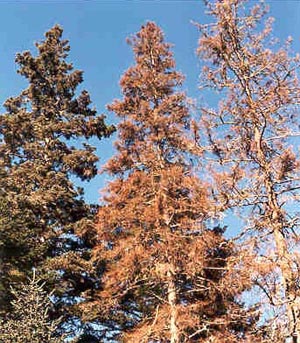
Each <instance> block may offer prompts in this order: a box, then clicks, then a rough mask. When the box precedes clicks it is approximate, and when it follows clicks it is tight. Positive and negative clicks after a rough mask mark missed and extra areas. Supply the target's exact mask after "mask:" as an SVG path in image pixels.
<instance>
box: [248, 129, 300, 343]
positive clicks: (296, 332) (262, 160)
mask: <svg viewBox="0 0 300 343" xmlns="http://www.w3.org/2000/svg"><path fill="white" fill-rule="evenodd" d="M254 138H255V142H256V146H257V156H258V161H259V164H260V167H261V168H262V170H263V173H264V184H265V187H266V192H267V197H268V208H269V210H270V216H269V225H270V227H271V228H272V229H273V230H272V231H273V235H274V241H275V246H276V251H277V255H278V261H279V262H278V267H279V268H280V271H281V275H282V286H283V289H284V293H285V299H284V300H285V301H286V313H287V318H288V323H289V335H290V337H291V338H292V342H291V343H300V318H299V316H300V309H299V306H297V305H298V304H300V302H299V297H298V295H297V293H296V288H295V280H294V275H293V269H292V265H291V263H292V257H291V254H290V253H289V250H288V246H287V242H286V239H285V237H284V234H283V229H284V225H283V221H282V218H281V212H282V211H281V208H280V205H279V203H278V199H277V195H276V192H275V191H274V188H273V185H274V183H273V181H272V177H271V173H270V171H269V166H268V163H267V159H266V157H265V154H264V151H263V149H262V147H261V141H262V134H261V132H260V130H259V128H258V127H255V130H254Z"/></svg>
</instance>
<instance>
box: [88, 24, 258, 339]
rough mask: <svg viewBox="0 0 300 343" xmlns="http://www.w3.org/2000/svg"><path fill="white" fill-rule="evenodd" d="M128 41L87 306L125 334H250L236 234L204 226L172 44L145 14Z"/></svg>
mask: <svg viewBox="0 0 300 343" xmlns="http://www.w3.org/2000/svg"><path fill="white" fill-rule="evenodd" d="M129 43H130V45H131V46H132V49H133V52H134V56H135V65H134V66H133V67H130V68H129V69H128V70H127V71H126V72H125V74H124V76H123V77H122V78H121V81H120V85H121V88H122V93H123V98H122V99H121V100H115V101H114V102H113V103H112V104H111V105H109V106H108V108H109V110H111V111H113V112H114V113H115V114H116V115H117V116H118V117H119V118H120V120H121V122H120V124H119V126H118V132H119V137H118V140H117V142H116V149H117V153H116V154H115V156H114V157H112V158H111V159H110V160H109V162H108V163H107V164H106V166H105V167H104V170H105V171H106V172H108V173H109V174H110V175H112V176H115V179H114V180H113V181H111V182H110V183H109V185H108V187H107V188H106V189H105V190H104V195H103V202H104V203H103V206H101V208H100V209H99V212H98V219H97V227H96V229H97V237H98V242H99V244H98V246H96V247H95V248H94V254H93V258H94V260H95V262H97V263H99V264H101V265H102V266H103V278H102V287H101V291H100V292H98V294H97V295H95V300H94V302H92V303H91V304H90V305H89V306H88V309H90V311H91V312H92V315H93V316H94V317H95V318H98V319H100V320H102V321H103V322H104V323H107V322H109V323H110V324H111V325H112V327H113V328H114V330H115V332H116V338H117V339H119V340H120V341H122V342H132V343H133V342H140V343H142V342H171V343H179V342H199V341H201V342H212V339H213V341H214V342H223V343H225V342H228V343H229V342H254V341H255V339H256V338H255V337H254V336H253V337H252V338H251V330H253V328H254V326H255V321H256V318H255V316H254V315H253V314H252V313H251V310H250V311H249V312H248V313H246V311H245V309H243V307H242V304H240V303H239V302H238V301H237V300H236V296H237V295H239V294H240V293H241V292H242V291H243V290H244V289H245V288H246V287H248V284H247V281H248V279H247V277H246V274H245V278H243V279H239V278H238V276H237V275H236V274H235V273H236V272H235V267H238V266H237V262H236V261H237V260H236V250H235V247H234V244H233V243H232V242H228V241H226V240H225V238H224V237H223V230H222V229H221V228H219V227H217V228H214V229H211V230H210V229H208V228H207V227H206V226H205V222H206V220H207V219H208V218H209V216H210V207H211V204H210V203H209V200H208V198H207V188H208V185H207V184H205V183H203V182H201V180H199V178H198V177H197V176H196V175H195V174H194V173H193V171H192V165H191V159H192V158H193V155H192V151H191V150H192V149H191V148H192V146H193V141H192V140H191V139H190V135H191V133H190V126H191V118H190V115H189V109H188V106H187V99H186V95H185V94H184V93H182V92H180V91H179V88H180V86H181V84H182V82H183V76H182V75H181V74H180V73H179V72H177V71H175V69H174V67H175V62H174V59H173V56H172V53H171V51H170V44H168V43H165V42H164V37H163V33H162V31H161V29H160V28H159V27H158V26H156V24H154V23H152V22H149V23H147V24H146V25H145V26H142V28H141V30H140V31H139V32H138V33H137V34H136V35H135V36H133V37H132V38H130V39H129ZM241 264H242V263H241ZM239 273H242V272H241V271H239ZM240 275H241V274H240ZM88 309H87V310H86V311H88ZM90 315H91V314H90ZM256 335H257V337H258V336H259V335H258V334H256Z"/></svg>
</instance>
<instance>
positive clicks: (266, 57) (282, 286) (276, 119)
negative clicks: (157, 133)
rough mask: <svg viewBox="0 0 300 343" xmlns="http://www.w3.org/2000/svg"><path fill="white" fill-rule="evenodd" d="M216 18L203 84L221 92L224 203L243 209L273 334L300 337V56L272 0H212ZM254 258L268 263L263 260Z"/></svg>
mask: <svg viewBox="0 0 300 343" xmlns="http://www.w3.org/2000/svg"><path fill="white" fill-rule="evenodd" d="M207 7H208V11H209V14H210V15H211V16H212V18H213V22H212V23H210V24H206V25H199V29H200V31H201V38H200V40H199V48H198V53H199V55H200V57H201V58H202V60H203V63H204V67H203V74H202V78H201V80H202V81H203V83H202V87H204V88H210V89H214V90H217V91H218V92H219V95H218V96H219V99H220V102H219V106H218V108H217V110H213V109H208V108H206V109H204V110H203V118H202V119H203V120H202V124H203V125H202V128H203V127H204V128H205V130H206V133H207V135H206V137H207V142H208V143H209V147H210V150H209V151H210V153H209V154H208V157H209V158H210V160H211V161H212V162H211V163H210V164H209V166H208V168H209V169H210V170H212V174H213V175H214V176H215V177H214V180H215V197H216V199H218V206H219V209H220V210H226V209H229V208H231V209H235V210H237V209H239V210H240V211H239V212H240V214H241V215H242V216H243V218H244V219H245V221H246V225H245V230H244V235H243V236H244V237H248V238H249V237H250V242H249V244H251V245H252V246H253V247H255V250H256V254H257V257H256V259H255V261H254V265H253V278H255V279H256V283H257V285H258V286H259V287H260V288H261V289H262V291H263V293H264V294H265V295H266V296H267V297H266V299H267V301H268V303H269V305H270V306H271V308H273V310H275V315H274V316H273V317H272V316H270V315H266V317H265V319H266V320H269V321H270V324H269V325H270V327H271V323H273V325H272V327H273V328H275V329H274V330H273V331H272V332H271V333H270V335H271V336H270V337H271V338H272V340H273V341H278V342H286V341H287V340H286V339H288V341H289V342H293V343H299V342H300V293H299V255H298V253H297V249H299V235H298V234H299V230H298V227H299V216H298V215H297V213H296V212H297V211H296V210H295V206H298V205H295V204H297V202H298V200H299V187H300V184H299V151H298V149H297V136H299V116H298V114H297V112H298V108H299V98H300V92H299V80H298V68H299V61H300V59H299V56H298V55H297V56H295V57H293V56H292V55H291V51H290V50H291V49H290V45H291V44H290V43H291V39H290V38H289V39H288V40H287V42H286V44H285V45H284V46H283V47H281V46H279V44H278V42H276V40H275V39H274V38H272V19H270V18H269V19H268V20H266V22H265V23H264V22H263V18H264V16H265V14H266V12H267V8H266V6H264V5H262V4H257V5H255V6H253V7H252V8H251V9H249V6H248V4H247V2H246V1H242V0H224V1H212V2H207ZM255 266H256V267H257V266H258V267H259V268H255Z"/></svg>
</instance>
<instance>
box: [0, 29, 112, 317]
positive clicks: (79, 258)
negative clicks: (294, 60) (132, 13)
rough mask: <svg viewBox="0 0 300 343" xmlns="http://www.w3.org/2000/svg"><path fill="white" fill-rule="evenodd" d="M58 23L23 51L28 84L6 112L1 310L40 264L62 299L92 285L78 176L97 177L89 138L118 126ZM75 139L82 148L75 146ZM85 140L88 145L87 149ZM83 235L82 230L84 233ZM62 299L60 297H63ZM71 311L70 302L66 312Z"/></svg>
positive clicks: (88, 216)
mask: <svg viewBox="0 0 300 343" xmlns="http://www.w3.org/2000/svg"><path fill="white" fill-rule="evenodd" d="M62 32H63V31H62V29H61V27H59V26H54V27H53V28H52V29H51V30H49V31H48V32H47V33H46V34H45V40H44V41H42V42H40V43H37V44H36V48H37V50H38V54H37V56H36V57H35V56H33V55H32V53H31V52H29V51H25V52H23V53H20V54H17V57H16V63H17V64H18V66H19V69H18V73H19V74H20V75H22V76H23V77H25V79H26V80H27V81H28V87H27V88H26V89H25V90H24V91H22V92H21V93H20V95H18V96H16V97H12V98H9V99H8V100H7V101H6V102H5V104H4V107H5V109H6V113H3V114H1V115H0V136H1V144H0V156H1V162H0V174H1V178H0V199H1V200H0V213H1V226H0V256H1V289H0V295H1V299H0V310H1V311H3V312H4V311H7V306H8V307H9V300H10V298H11V296H12V294H10V287H9V284H11V283H14V282H20V281H22V280H25V279H26V277H27V276H28V275H29V274H30V273H31V271H32V268H37V270H38V273H39V275H40V277H41V278H43V279H44V280H45V281H46V280H47V281H48V282H47V285H46V286H47V287H49V288H50V289H51V288H52V287H53V286H51V284H53V285H55V288H56V291H55V296H56V299H57V304H63V301H62V300H61V299H62V297H64V299H68V302H69V303H72V298H73V297H75V296H79V295H80V294H81V292H82V291H83V290H85V288H86V287H89V288H90V287H92V278H91V275H90V273H89V267H88V266H89V264H88V262H87V260H88V258H89V253H88V247H89V245H88V240H87V239H86V236H84V231H85V230H86V229H87V228H88V227H89V226H91V224H92V220H93V216H94V212H95V208H93V206H91V205H89V204H86V203H85V201H84V199H83V190H82V189H81V188H78V187H76V186H75V185H74V183H73V181H72V180H71V177H77V178H80V179H81V180H83V181H85V180H87V181H88V180H90V179H91V178H93V177H94V176H95V175H96V173H97V168H96V162H97V161H98V157H97V156H96V154H95V148H93V147H92V146H90V145H88V144H87V141H86V140H87V139H89V138H91V137H96V138H99V139H101V138H102V137H107V136H108V135H109V134H110V133H111V132H112V131H113V128H112V127H108V126H107V125H106V124H105V122H104V117H103V116H99V115H98V114H97V112H96V110H95V109H92V108H90V104H91V100H90V96H89V93H88V92H87V91H86V90H83V91H81V92H78V91H77V90H76V89H77V87H78V86H79V85H80V84H81V83H82V81H83V73H82V72H81V71H78V70H74V69H73V65H72V64H71V63H69V62H67V57H68V53H69V50H70V46H69V44H68V41H66V40H63V39H62ZM75 141H76V145H75ZM79 142H83V144H82V145H81V146H80V144H79ZM76 234H81V235H80V237H79V236H78V235H76ZM58 300H61V301H58ZM63 312H64V314H66V316H67V307H66V306H65V308H64V310H63Z"/></svg>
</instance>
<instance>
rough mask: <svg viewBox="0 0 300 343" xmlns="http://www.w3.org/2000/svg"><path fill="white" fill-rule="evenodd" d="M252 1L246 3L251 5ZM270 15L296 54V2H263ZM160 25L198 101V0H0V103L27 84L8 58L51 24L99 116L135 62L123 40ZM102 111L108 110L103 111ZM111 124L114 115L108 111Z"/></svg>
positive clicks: (101, 147)
mask: <svg viewBox="0 0 300 343" xmlns="http://www.w3.org/2000/svg"><path fill="white" fill-rule="evenodd" d="M255 2H256V1H254V0H251V3H253V4H254V3H255ZM268 3H269V5H270V7H271V15H272V16H274V17H275V19H276V22H275V26H274V27H275V35H276V36H278V37H279V38H281V39H285V38H286V37H287V36H288V35H291V36H292V37H294V39H295V50H296V51H300V41H299V38H300V19H299V18H300V0H294V1H292V0H273V1H269V2H268ZM148 20H151V21H155V22H156V23H157V24H159V25H160V26H161V27H162V29H163V30H164V32H165V35H166V40H167V41H168V42H171V43H173V44H174V52H175V59H176V61H177V69H179V70H180V71H182V72H183V73H184V74H185V75H186V83H185V86H184V89H185V90H186V91H187V93H188V95H189V96H190V97H193V98H198V99H199V98H200V94H199V91H198V90H197V83H198V75H199V62H198V61H197V58H196V56H195V49H196V46H197V39H198V32H197V29H196V28H195V26H194V25H192V24H191V21H196V22H202V23H203V22H206V21H207V19H206V18H205V15H204V9H203V5H202V1H201V0H197V1H196V0H195V1H190V0H157V1H146V0H136V1H129V0H118V1H117V0H98V1H84V0H81V1H79V0H78V1H68V0H65V1H59V0H57V1H50V0H48V1H43V0H40V1H34V0H32V1H3V0H2V1H0V101H1V103H3V102H4V101H5V99H6V98H8V97H10V96H14V95H17V94H19V92H20V91H21V90H22V88H24V87H25V86H26V83H25V81H24V79H22V77H20V76H19V75H17V74H16V69H17V68H16V65H15V63H14V56H15V54H16V53H17V52H21V51H24V50H31V51H33V52H35V48H34V46H33V43H34V42H36V41H39V40H41V39H42V38H43V34H44V33H45V31H47V30H48V29H49V28H51V27H52V26H53V25H54V24H60V25H61V26H62V27H63V28H64V37H65V38H67V39H69V40H70V44H71V53H70V61H71V62H73V63H74V67H75V68H76V69H81V70H83V71H84V79H85V81H84V84H83V88H85V89H87V90H88V91H89V92H90V94H91V98H92V100H93V103H94V105H95V106H96V108H97V109H98V111H99V112H100V113H105V112H106V109H105V105H106V104H108V103H110V102H111V101H112V100H113V99H114V98H117V97H119V96H120V90H119V86H118V83H119V79H120V76H121V75H122V73H123V72H124V71H125V70H126V69H127V68H128V67H129V66H130V65H131V64H132V63H133V58H132V52H131V49H130V47H128V46H127V44H126V42H125V39H126V37H127V36H128V35H130V34H132V33H135V32H137V31H138V30H139V28H140V26H141V25H142V24H143V23H145V22H146V21H148ZM106 113H107V112H106ZM107 115H108V118H109V120H110V121H111V122H115V120H114V118H113V117H112V116H111V115H110V114H109V113H107ZM114 138H115V136H114V137H113V138H112V139H111V140H106V141H105V142H104V141H103V142H102V143H101V144H100V143H99V142H97V141H96V142H94V143H95V144H96V145H97V147H98V153H99V156H100V157H101V162H100V163H99V168H100V166H101V164H102V163H103V162H104V161H105V160H106V159H107V158H108V157H109V156H111V153H112V144H113V143H112V141H113V140H114ZM105 180H106V178H105V177H104V176H100V175H99V176H97V177H96V178H95V179H94V180H93V181H92V182H90V183H89V184H87V185H85V189H86V198H87V200H88V201H92V202H97V201H98V198H99V189H100V188H101V187H103V185H104V183H105Z"/></svg>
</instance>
